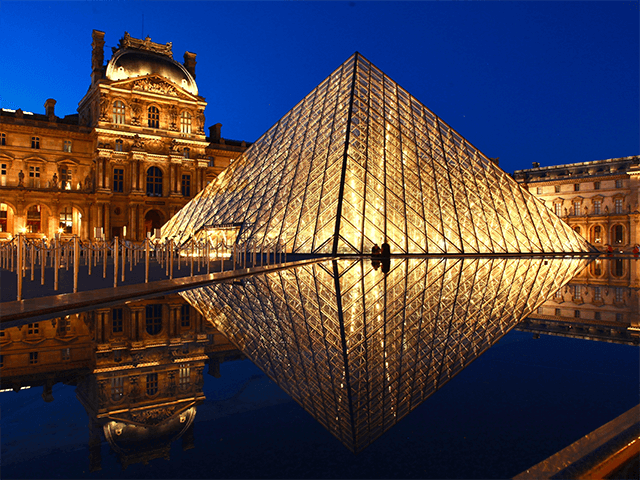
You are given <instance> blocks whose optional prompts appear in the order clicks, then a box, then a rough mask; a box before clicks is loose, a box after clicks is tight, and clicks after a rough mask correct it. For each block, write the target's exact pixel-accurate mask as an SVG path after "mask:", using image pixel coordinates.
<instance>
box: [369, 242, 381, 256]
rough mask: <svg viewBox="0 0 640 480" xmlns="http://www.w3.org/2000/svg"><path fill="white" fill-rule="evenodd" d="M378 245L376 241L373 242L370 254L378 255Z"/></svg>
mask: <svg viewBox="0 0 640 480" xmlns="http://www.w3.org/2000/svg"><path fill="white" fill-rule="evenodd" d="M380 251H381V250H380V247H379V246H378V244H377V243H374V244H373V247H371V255H373V256H376V255H380Z"/></svg>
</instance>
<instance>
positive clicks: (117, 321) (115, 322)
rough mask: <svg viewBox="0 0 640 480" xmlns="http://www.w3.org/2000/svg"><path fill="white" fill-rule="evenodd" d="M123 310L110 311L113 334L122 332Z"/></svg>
mask: <svg viewBox="0 0 640 480" xmlns="http://www.w3.org/2000/svg"><path fill="white" fill-rule="evenodd" d="M122 317H123V309H122V308H114V309H113V310H111V325H112V332H113V333H122V330H123V322H122Z"/></svg>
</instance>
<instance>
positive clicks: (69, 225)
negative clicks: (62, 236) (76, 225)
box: [60, 207, 73, 233]
mask: <svg viewBox="0 0 640 480" xmlns="http://www.w3.org/2000/svg"><path fill="white" fill-rule="evenodd" d="M60 228H61V229H62V233H73V210H72V208H71V207H64V208H63V209H62V210H61V211H60Z"/></svg>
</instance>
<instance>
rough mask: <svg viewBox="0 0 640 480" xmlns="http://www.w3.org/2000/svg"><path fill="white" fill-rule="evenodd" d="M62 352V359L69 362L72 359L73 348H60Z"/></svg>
mask: <svg viewBox="0 0 640 480" xmlns="http://www.w3.org/2000/svg"><path fill="white" fill-rule="evenodd" d="M60 354H61V356H62V360H63V361H65V362H68V361H69V360H71V349H70V348H63V349H62V350H60Z"/></svg>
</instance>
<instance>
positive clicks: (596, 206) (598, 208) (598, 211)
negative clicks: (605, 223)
mask: <svg viewBox="0 0 640 480" xmlns="http://www.w3.org/2000/svg"><path fill="white" fill-rule="evenodd" d="M593 214H594V215H602V200H594V201H593Z"/></svg>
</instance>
